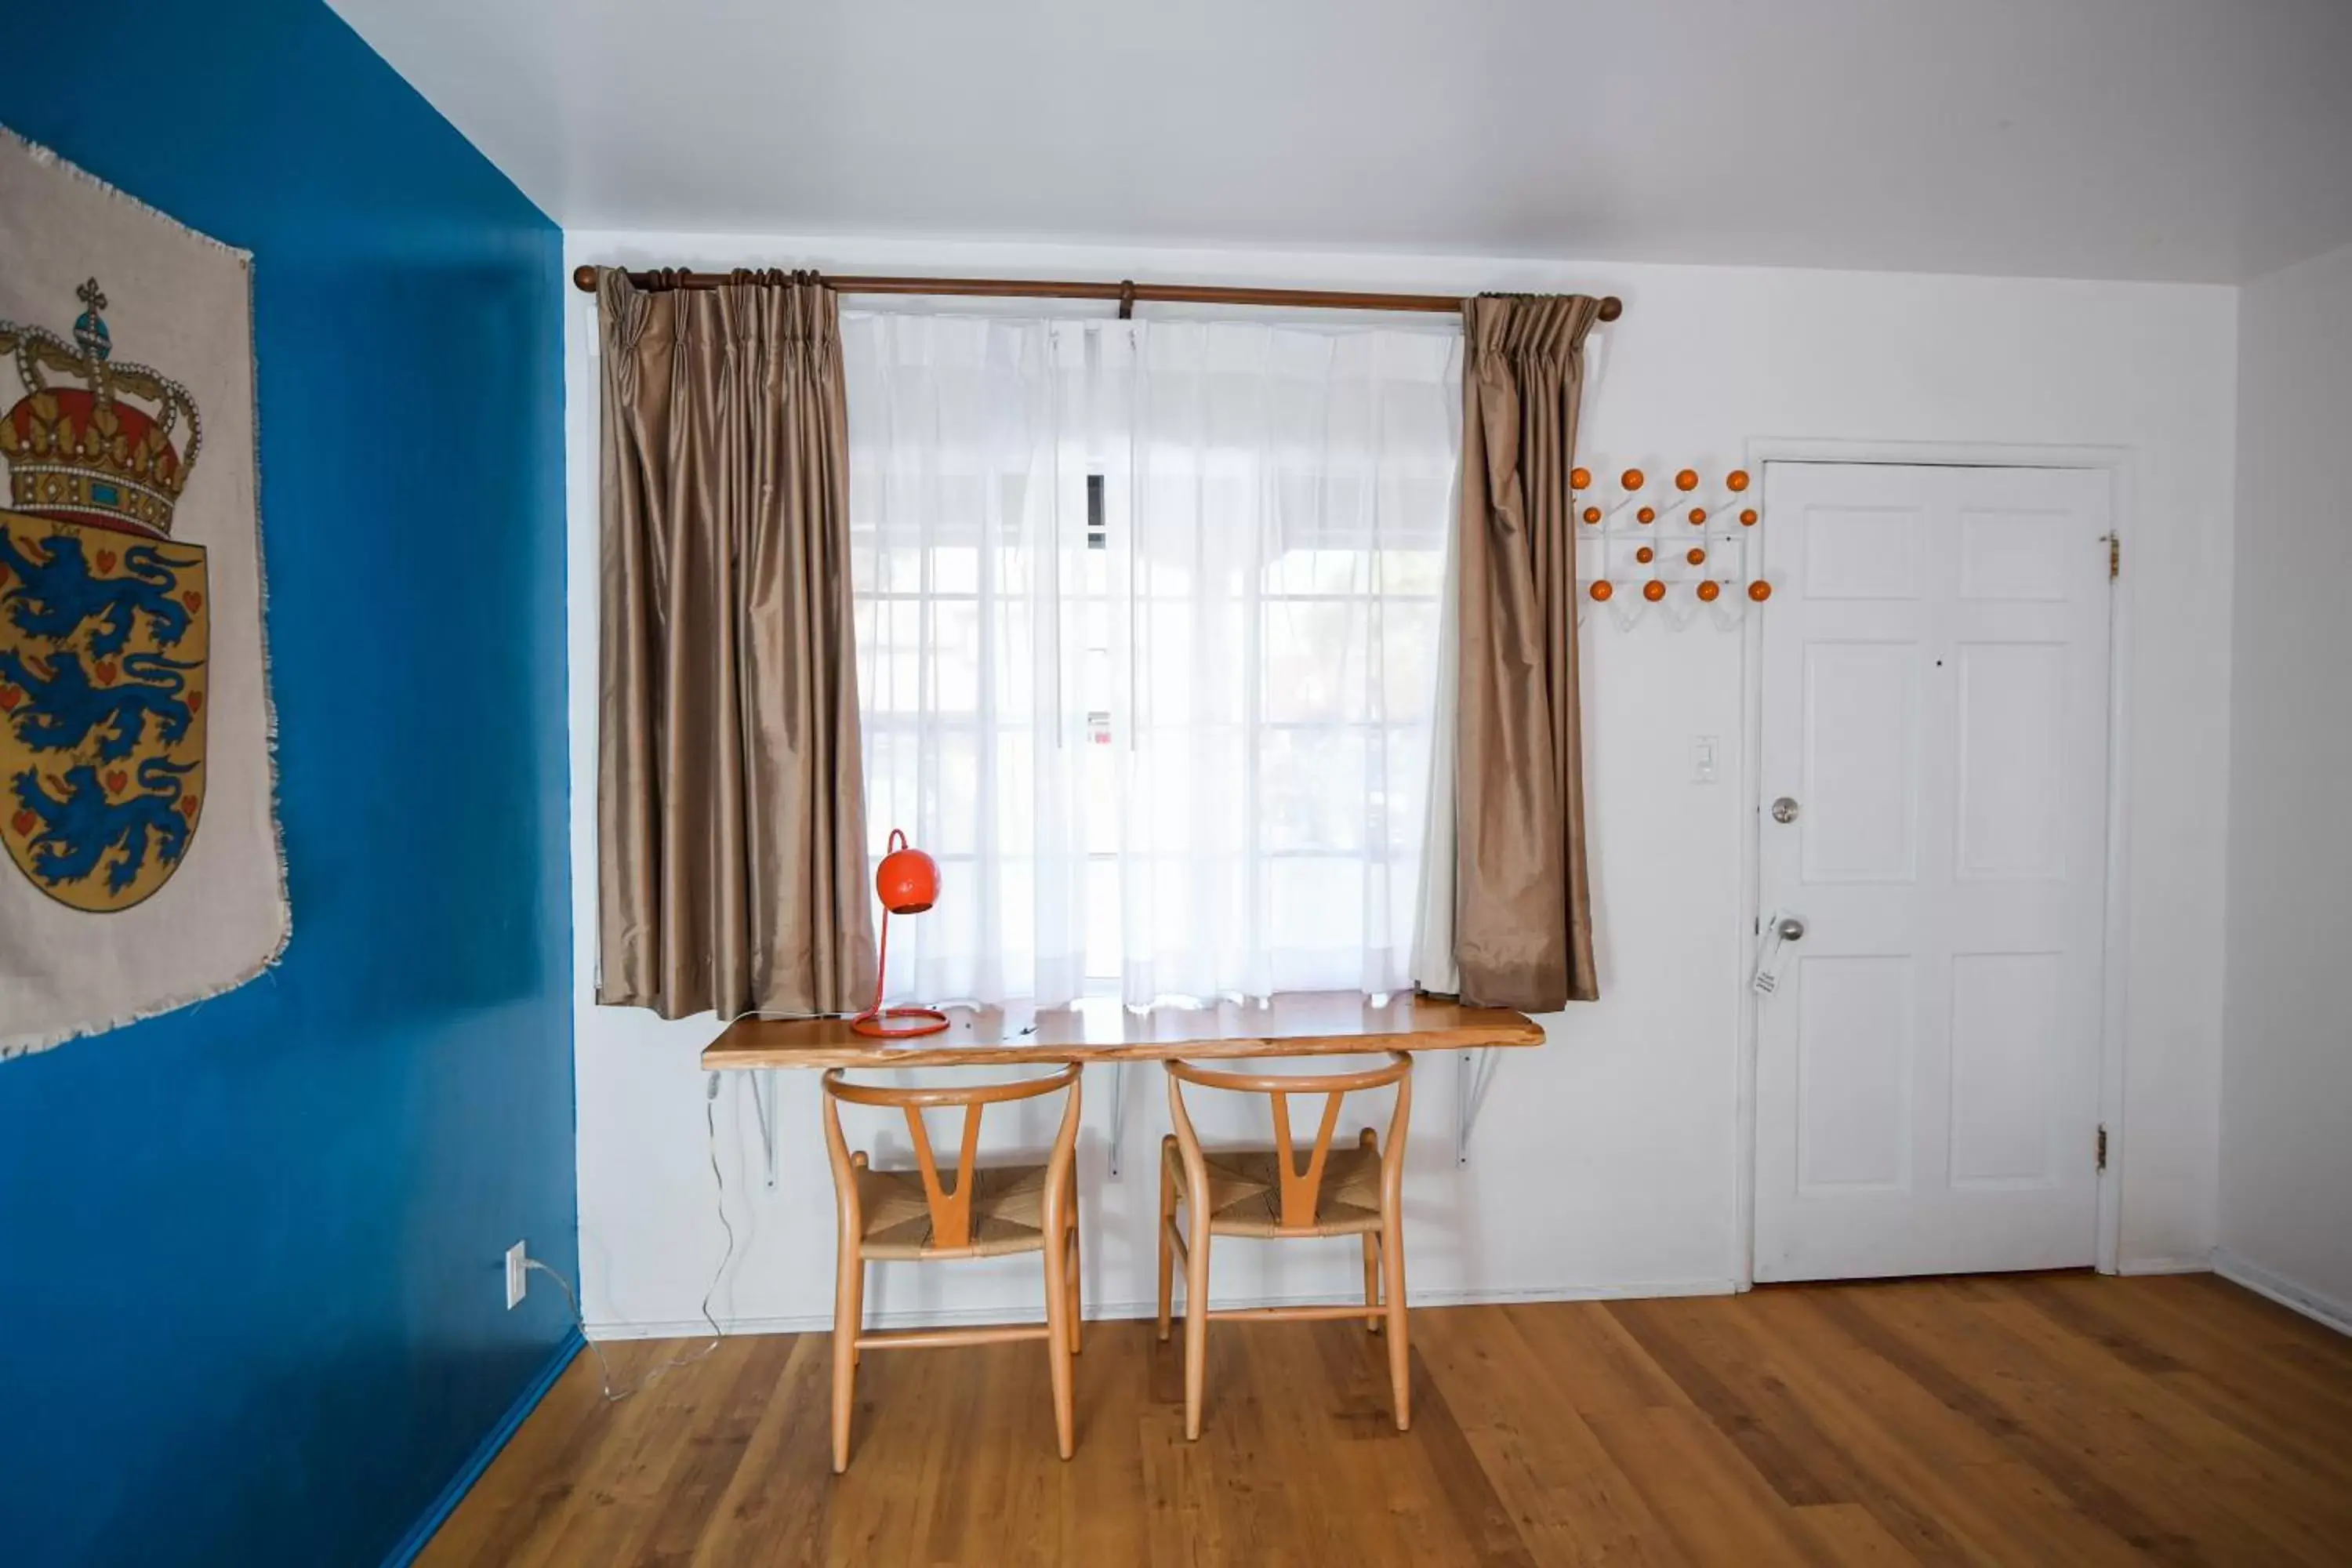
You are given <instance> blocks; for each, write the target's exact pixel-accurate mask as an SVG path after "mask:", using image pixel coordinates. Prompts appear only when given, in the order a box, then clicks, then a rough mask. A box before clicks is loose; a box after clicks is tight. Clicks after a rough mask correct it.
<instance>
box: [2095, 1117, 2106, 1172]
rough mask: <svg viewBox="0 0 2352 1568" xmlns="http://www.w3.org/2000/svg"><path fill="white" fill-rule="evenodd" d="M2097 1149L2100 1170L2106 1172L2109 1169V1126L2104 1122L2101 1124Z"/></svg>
mask: <svg viewBox="0 0 2352 1568" xmlns="http://www.w3.org/2000/svg"><path fill="white" fill-rule="evenodd" d="M2097 1149H2098V1157H2099V1165H2098V1168H2099V1169H2100V1170H2102V1171H2104V1170H2105V1169H2106V1168H2107V1124H2106V1123H2105V1122H2104V1121H2102V1122H2101V1123H2099V1140H2098V1144H2097Z"/></svg>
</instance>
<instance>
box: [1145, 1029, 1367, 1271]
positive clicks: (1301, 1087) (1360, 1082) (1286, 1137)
mask: <svg viewBox="0 0 2352 1568" xmlns="http://www.w3.org/2000/svg"><path fill="white" fill-rule="evenodd" d="M1166 1065H1167V1068H1168V1114H1169V1116H1170V1118H1171V1120H1172V1121H1174V1122H1175V1124H1176V1142H1177V1146H1178V1148H1179V1150H1180V1151H1181V1153H1182V1155H1183V1158H1184V1163H1185V1164H1186V1166H1187V1167H1188V1168H1190V1169H1193V1170H1194V1171H1195V1172H1196V1173H1197V1171H1198V1169H1199V1168H1200V1164H1201V1161H1202V1153H1201V1138H1200V1134H1199V1133H1197V1132H1195V1131H1193V1130H1192V1117H1191V1116H1189V1115H1187V1114H1186V1113H1185V1110H1184V1091H1183V1086H1184V1085H1185V1084H1188V1083H1191V1084H1198V1085H1199V1086H1200V1087H1201V1088H1202V1089H1228V1090H1232V1091H1234V1092H1236V1093H1241V1094H1263V1095H1265V1096H1267V1097H1268V1098H1269V1099H1271V1100H1272V1101H1273V1110H1274V1148H1275V1159H1276V1164H1277V1166H1278V1167H1279V1168H1278V1170H1277V1172H1276V1174H1277V1175H1278V1176H1279V1178H1280V1181H1281V1200H1282V1227H1283V1228H1284V1229H1285V1230H1307V1229H1311V1228H1313V1226H1314V1225H1315V1215H1316V1210H1317V1208H1318V1205H1319V1203H1320V1201H1321V1196H1322V1191H1323V1166H1324V1163H1326V1162H1327V1161H1328V1159H1329V1157H1330V1154H1331V1134H1332V1133H1333V1131H1336V1130H1337V1129H1338V1127H1339V1106H1340V1102H1341V1101H1343V1100H1346V1099H1347V1097H1348V1096H1349V1095H1350V1094H1353V1093H1355V1092H1356V1091H1358V1090H1360V1089H1386V1088H1387V1087H1388V1086H1389V1085H1391V1084H1394V1085H1396V1091H1397V1092H1396V1110H1394V1111H1393V1112H1391V1114H1390V1117H1389V1135H1388V1139H1387V1142H1386V1143H1385V1145H1384V1146H1383V1147H1382V1149H1381V1165H1382V1172H1381V1184H1382V1187H1383V1189H1384V1190H1386V1189H1390V1188H1391V1187H1392V1184H1394V1183H1395V1182H1396V1181H1397V1180H1398V1179H1399V1178H1400V1177H1401V1176H1402V1172H1403V1159H1404V1138H1405V1127H1406V1123H1407V1122H1408V1121H1410V1120H1411V1118H1412V1058H1411V1057H1409V1056H1407V1055H1406V1054H1405V1053H1404V1052H1402V1051H1391V1052H1389V1053H1388V1060H1387V1061H1386V1062H1385V1063H1383V1064H1382V1065H1381V1066H1380V1067H1376V1068H1365V1069H1363V1070H1362V1071H1360V1072H1345V1073H1243V1072H1226V1071H1223V1070H1222V1069H1220V1068H1202V1067H1194V1066H1193V1065H1192V1063H1190V1062H1181V1061H1171V1062H1169V1063H1168V1064H1166ZM1294 1094H1319V1095H1321V1096H1322V1097H1323V1117H1322V1120H1321V1121H1320V1122H1318V1124H1317V1126H1316V1130H1315V1146H1314V1148H1313V1149H1312V1150H1310V1151H1308V1152H1307V1163H1306V1165H1305V1166H1304V1167H1301V1166H1300V1165H1299V1163H1298V1158H1297V1143H1296V1141H1295V1140H1294V1139H1293V1137H1292V1135H1291V1131H1290V1097H1291V1096H1292V1095H1294ZM1391 1196H1393V1193H1392V1192H1391Z"/></svg>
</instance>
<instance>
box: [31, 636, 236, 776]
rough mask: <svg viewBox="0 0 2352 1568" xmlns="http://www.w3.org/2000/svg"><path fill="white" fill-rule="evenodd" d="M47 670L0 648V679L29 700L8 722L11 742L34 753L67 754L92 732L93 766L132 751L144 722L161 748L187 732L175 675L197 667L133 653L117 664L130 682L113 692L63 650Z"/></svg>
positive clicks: (178, 678) (183, 703)
mask: <svg viewBox="0 0 2352 1568" xmlns="http://www.w3.org/2000/svg"><path fill="white" fill-rule="evenodd" d="M48 664H49V665H50V667H51V668H49V669H48V670H47V671H46V672H44V671H43V670H41V669H39V668H37V667H35V666H34V665H33V664H31V663H30V662H28V661H27V660H26V658H25V657H24V656H23V655H22V654H20V653H18V652H17V651H16V649H15V648H0V680H6V681H9V682H11V683H13V684H15V685H16V686H19V687H21V688H23V689H24V691H25V694H26V697H27V698H29V699H30V700H29V701H27V702H26V705H25V706H24V708H23V709H22V710H19V711H17V712H15V713H12V714H10V715H9V718H10V720H11V721H13V722H14V723H15V725H16V738H17V739H18V740H20V741H22V742H24V743H25V744H26V745H27V746H30V747H31V748H32V749H33V750H35V751H37V752H68V751H73V750H76V749H78V748H79V746H80V745H81V744H82V742H85V741H87V740H88V739H89V736H90V734H91V733H92V731H99V732H100V734H99V742H98V760H99V761H100V762H102V763H111V762H119V761H120V760H121V759H122V758H124V757H127V756H129V755H130V754H131V751H132V750H133V749H134V748H135V747H137V745H138V744H139V738H140V736H141V735H142V733H144V732H145V731H146V728H147V720H148V718H149V717H150V716H151V715H152V717H153V718H154V719H155V721H156V727H157V731H158V733H159V734H160V735H161V736H162V738H163V743H164V744H166V745H175V744H177V743H178V742H179V741H180V739H181V737H183V736H184V735H185V734H187V732H188V722H189V718H190V714H189V712H188V704H187V702H186V701H185V700H184V699H183V698H182V697H181V695H180V693H181V690H182V689H183V688H184V687H185V685H186V684H187V682H186V680H185V679H184V676H183V675H182V674H181V672H182V671H183V670H189V669H194V668H198V666H197V665H196V664H195V663H194V662H193V661H191V662H185V663H184V662H182V661H181V660H179V659H175V658H163V656H162V655H161V654H151V653H134V654H131V655H130V656H129V657H127V658H124V659H123V661H122V670H123V673H124V674H126V675H128V676H131V678H132V679H130V680H127V681H125V682H123V683H122V684H121V685H119V686H100V685H99V684H97V683H96V682H95V681H93V680H91V679H90V677H89V670H88V669H86V668H83V666H82V662H81V656H80V655H79V654H78V653H75V652H74V651H73V650H72V649H70V648H60V649H58V651H57V652H56V653H54V654H52V655H50V656H49V659H48Z"/></svg>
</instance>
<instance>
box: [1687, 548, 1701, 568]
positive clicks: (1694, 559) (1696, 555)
mask: <svg viewBox="0 0 2352 1568" xmlns="http://www.w3.org/2000/svg"><path fill="white" fill-rule="evenodd" d="M1685 559H1686V560H1687V561H1689V562H1690V563H1691V564H1692V565H1694V566H1697V565H1700V564H1702V563H1705V562H1706V551H1704V550H1694V551H1692V552H1690V554H1689V555H1688V556H1686V557H1685Z"/></svg>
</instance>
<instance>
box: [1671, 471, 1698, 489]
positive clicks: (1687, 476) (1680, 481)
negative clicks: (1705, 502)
mask: <svg viewBox="0 0 2352 1568" xmlns="http://www.w3.org/2000/svg"><path fill="white" fill-rule="evenodd" d="M1675 489H1678V490H1695V489H1698V470H1697V469H1696V468H1685V469H1684V470H1683V471H1682V472H1681V473H1679V474H1676V475H1675Z"/></svg>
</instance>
